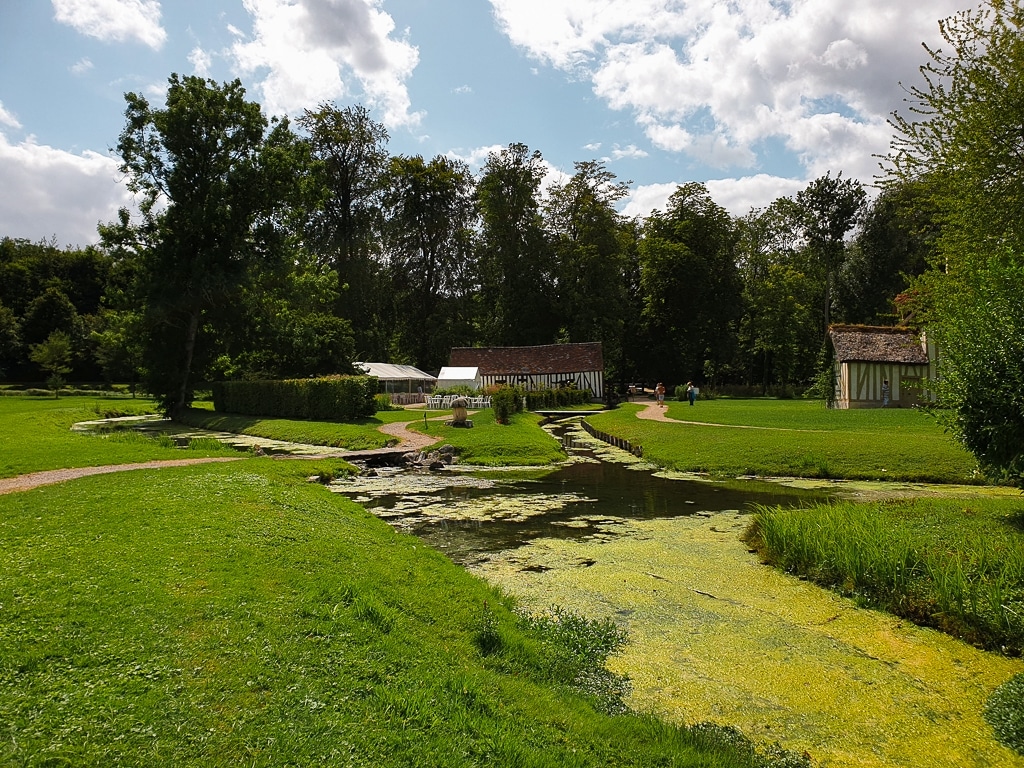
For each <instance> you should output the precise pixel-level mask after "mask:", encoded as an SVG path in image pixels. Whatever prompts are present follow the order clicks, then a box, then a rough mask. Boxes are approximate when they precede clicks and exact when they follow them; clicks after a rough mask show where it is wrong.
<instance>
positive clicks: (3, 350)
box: [0, 302, 22, 376]
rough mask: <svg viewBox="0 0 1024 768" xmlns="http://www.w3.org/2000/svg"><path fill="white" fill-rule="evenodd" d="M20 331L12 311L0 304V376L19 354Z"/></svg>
mask: <svg viewBox="0 0 1024 768" xmlns="http://www.w3.org/2000/svg"><path fill="white" fill-rule="evenodd" d="M21 348H22V344H21V330H20V328H19V324H18V318H17V317H16V316H15V314H14V310H13V309H11V308H10V307H5V306H4V305H3V303H2V302H0V376H3V375H4V373H5V372H6V371H7V370H8V369H9V366H11V365H13V364H14V363H15V362H16V361H17V360H18V357H19V356H20V354H21Z"/></svg>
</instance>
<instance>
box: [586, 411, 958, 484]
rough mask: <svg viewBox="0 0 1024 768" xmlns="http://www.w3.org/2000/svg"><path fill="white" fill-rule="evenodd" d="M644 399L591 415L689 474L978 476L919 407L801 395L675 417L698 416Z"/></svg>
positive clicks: (947, 480) (922, 479)
mask: <svg viewBox="0 0 1024 768" xmlns="http://www.w3.org/2000/svg"><path fill="white" fill-rule="evenodd" d="M641 407H642V406H639V405H636V404H627V405H623V406H622V407H620V408H618V409H616V410H614V411H607V412H605V413H601V414H597V415H594V416H589V417H587V421H589V422H590V423H591V424H593V426H594V427H596V428H597V429H600V430H602V431H604V432H608V433H610V434H613V435H615V436H617V437H622V438H625V439H627V440H629V441H630V442H631V443H632V444H633V445H641V446H642V447H643V450H644V458H645V459H648V460H650V461H652V462H654V463H656V464H659V465H661V466H664V467H666V468H669V469H675V470H679V471H684V472H706V473H709V474H712V475H719V476H730V477H735V476H739V475H761V476H788V477H822V478H847V479H862V480H906V481H918V482H945V483H965V482H976V481H977V475H976V468H977V462H976V461H975V460H974V458H973V457H972V456H971V455H970V454H969V453H967V452H966V451H964V450H963V449H962V448H960V447H959V446H958V445H956V444H955V443H954V441H953V440H952V438H950V437H949V436H948V435H947V434H945V433H944V432H943V431H942V429H941V428H940V427H939V426H937V425H936V424H935V422H934V421H933V420H931V419H930V418H929V417H927V416H926V415H924V414H923V413H921V412H919V411H915V410H910V409H871V410H849V411H839V410H828V409H826V408H824V407H823V406H822V405H821V403H816V402H808V401H799V400H710V401H700V402H698V404H697V405H696V406H693V407H691V406H689V405H687V404H685V403H676V402H673V403H670V404H669V407H668V416H669V417H670V418H673V419H679V420H687V421H697V422H701V423H696V424H693V423H686V424H679V423H664V422H657V421H642V420H640V419H637V418H636V412H637V411H638V410H640V408H641ZM712 425H714V426H712ZM719 425H726V426H719ZM750 427H753V428H750Z"/></svg>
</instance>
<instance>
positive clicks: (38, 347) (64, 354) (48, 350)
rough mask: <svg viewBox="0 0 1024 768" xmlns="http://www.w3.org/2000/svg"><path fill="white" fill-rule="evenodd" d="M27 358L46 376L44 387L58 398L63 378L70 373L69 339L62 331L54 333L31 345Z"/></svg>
mask: <svg viewBox="0 0 1024 768" xmlns="http://www.w3.org/2000/svg"><path fill="white" fill-rule="evenodd" d="M29 358H30V359H31V360H32V362H33V363H35V364H36V365H38V366H39V367H40V368H42V369H43V370H44V371H46V373H47V374H49V375H48V377H47V379H46V385H47V386H48V387H49V388H50V389H52V390H53V394H54V396H55V397H59V396H60V388H61V387H62V386H64V376H66V375H67V374H69V373H71V337H70V336H68V335H67V334H66V333H64V332H63V331H54V332H53V333H51V334H50V335H49V336H48V337H47V338H46V341H42V342H40V343H38V344H33V345H32V347H31V351H30V352H29Z"/></svg>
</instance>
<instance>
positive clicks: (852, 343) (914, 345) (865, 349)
mask: <svg viewBox="0 0 1024 768" xmlns="http://www.w3.org/2000/svg"><path fill="white" fill-rule="evenodd" d="M828 334H829V338H830V339H831V340H832V347H833V348H834V349H835V351H836V359H837V360H839V361H840V362H851V361H857V362H865V363H905V364H908V365H927V363H928V353H927V352H925V350H924V347H923V346H922V344H921V336H920V335H919V334H918V333H917V332H916V331H912V330H909V329H907V328H888V327H881V326H869V325H833V326H831V327H830V328H829V329H828Z"/></svg>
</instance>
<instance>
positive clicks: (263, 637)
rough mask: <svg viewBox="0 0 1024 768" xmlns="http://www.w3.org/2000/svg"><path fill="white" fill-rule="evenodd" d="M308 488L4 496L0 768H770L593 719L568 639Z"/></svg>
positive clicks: (593, 705) (154, 474)
mask: <svg viewBox="0 0 1024 768" xmlns="http://www.w3.org/2000/svg"><path fill="white" fill-rule="evenodd" d="M62 434H63V440H64V442H66V443H68V444H72V443H74V442H75V441H76V440H77V436H74V435H69V434H67V433H66V432H64V433H62ZM82 439H90V440H92V441H93V442H94V443H95V444H97V445H102V444H103V441H102V440H101V439H100V438H95V437H94V438H82ZM51 445H52V447H53V448H54V449H55V450H56V449H58V448H59V442H56V441H55V442H52V443H51ZM50 463H64V462H63V461H56V460H55V461H54V462H50ZM308 472H309V463H308V462H304V461H298V460H273V459H270V458H250V459H246V460H243V461H239V462H233V463H231V464H218V465H202V466H192V467H181V468H165V469H160V470H148V471H137V472H127V473H122V474H118V475H104V476H96V477H89V478H83V479H80V480H75V481H70V482H67V483H64V484H60V485H54V486H48V487H44V488H39V489H36V490H33V491H28V492H22V493H15V494H8V495H4V496H0V542H2V545H0V764H2V765H10V766H39V765H74V766H104V767H105V766H111V765H125V766H141V765H145V766H232V767H233V766H238V765H245V766H284V765H339V766H340V765H347V766H374V767H375V768H390V767H391V766H395V767H397V766H467V767H468V766H483V765H496V766H552V767H555V766H558V767H559V768H561V767H562V766H638V767H639V766H650V765H675V766H712V765H713V766H723V767H724V766H754V765H768V764H769V763H767V762H765V761H762V760H760V759H757V758H754V757H752V755H751V754H750V752H749V749H748V748H747V747H746V746H745V745H744V744H743V743H739V744H737V745H735V746H730V743H733V744H735V742H736V740H735V739H729V738H723V734H724V736H726V737H727V736H728V733H727V732H720V731H716V730H715V729H712V730H711V731H710V732H708V731H706V730H701V731H694V732H691V731H689V730H686V729H678V728H674V727H669V726H667V725H664V724H662V723H659V722H657V721H655V720H652V719H650V718H646V717H637V716H633V715H629V714H620V715H609V714H603V713H602V711H601V706H603V705H602V701H603V699H601V698H600V697H597V698H595V697H594V696H592V695H591V694H587V693H585V692H583V693H580V692H573V687H574V685H575V683H574V681H575V680H586V679H590V677H589V676H587V675H585V674H582V673H585V672H586V671H587V670H586V662H584V663H583V664H582V667H581V666H580V664H576V665H575V666H573V664H571V663H570V664H566V663H565V660H566V659H572V658H576V659H578V658H582V656H580V654H579V653H578V652H577V651H576V650H574V649H575V648H576V646H577V645H578V644H579V643H580V642H581V637H582V638H583V639H584V640H585V636H586V635H587V633H586V632H583V633H582V635H581V633H580V632H579V631H577V630H578V629H579V627H580V626H581V625H580V624H579V623H576V624H574V625H573V626H572V631H571V632H568V633H566V632H562V633H558V632H554V633H552V632H550V631H548V632H546V633H545V631H543V628H538V625H532V626H528V625H526V624H525V623H524V622H522V621H521V620H519V619H518V618H517V617H516V615H515V614H514V613H512V611H511V610H510V608H511V606H510V602H509V600H508V599H507V598H505V597H503V596H501V595H500V594H498V593H497V592H496V591H495V590H494V589H492V588H490V587H488V586H487V585H486V584H485V583H483V582H482V581H480V580H479V579H477V578H475V577H472V576H470V575H469V574H468V573H467V572H466V571H465V570H463V569H461V568H459V567H457V566H455V565H454V564H452V563H451V562H450V561H449V560H447V559H446V558H445V557H443V556H442V555H440V554H439V553H437V552H436V551H433V550H431V549H430V548H428V547H425V546H423V544H422V543H421V542H419V541H418V540H416V539H414V538H412V537H410V536H406V535H403V534H399V533H397V532H395V531H393V530H392V529H391V528H390V527H389V526H387V525H386V524H385V523H384V522H382V521H380V520H378V519H376V518H375V517H373V516H372V515H370V514H369V513H367V512H366V511H364V510H363V509H362V508H360V507H358V506H357V505H355V504H354V503H352V502H350V501H348V500H346V499H344V498H343V497H341V496H338V495H336V494H332V493H330V492H329V491H328V490H326V489H324V488H323V487H321V486H319V485H317V484H311V483H307V482H305V480H304V477H305V476H306V474H307V473H308ZM583 626H584V628H585V626H586V625H585V623H584V625H583ZM587 658H590V657H589V656H588V657H587ZM581 690H585V687H584V689H581ZM709 734H710V735H709ZM793 764H796V763H792V762H790V763H786V765H793Z"/></svg>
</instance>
